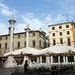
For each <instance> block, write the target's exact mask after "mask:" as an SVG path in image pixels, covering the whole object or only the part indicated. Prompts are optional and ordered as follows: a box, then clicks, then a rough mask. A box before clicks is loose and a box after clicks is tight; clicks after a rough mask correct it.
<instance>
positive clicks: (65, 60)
mask: <svg viewBox="0 0 75 75" xmlns="http://www.w3.org/2000/svg"><path fill="white" fill-rule="evenodd" d="M36 60H37V61H36V62H37V63H43V59H42V56H40V57H37V59H36ZM57 60H58V62H56V63H57V64H60V63H62V64H68V63H70V62H69V61H68V56H62V60H63V61H62V62H61V57H60V56H58V59H57ZM73 60H74V61H71V62H75V56H73ZM45 63H47V64H55V62H54V58H53V56H46V61H45Z"/></svg>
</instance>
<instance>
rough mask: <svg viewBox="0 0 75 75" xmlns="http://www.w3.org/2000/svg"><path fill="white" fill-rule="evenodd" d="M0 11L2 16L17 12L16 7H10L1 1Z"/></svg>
mask: <svg viewBox="0 0 75 75" xmlns="http://www.w3.org/2000/svg"><path fill="white" fill-rule="evenodd" d="M0 13H1V14H2V15H4V16H11V15H12V14H13V15H15V14H16V13H17V10H16V9H11V10H10V8H9V7H8V6H6V5H5V4H3V3H0Z"/></svg>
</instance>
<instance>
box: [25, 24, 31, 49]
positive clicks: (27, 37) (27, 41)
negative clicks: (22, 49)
mask: <svg viewBox="0 0 75 75" xmlns="http://www.w3.org/2000/svg"><path fill="white" fill-rule="evenodd" d="M25 30H26V48H28V47H29V31H30V28H29V25H27V28H26V29H25Z"/></svg>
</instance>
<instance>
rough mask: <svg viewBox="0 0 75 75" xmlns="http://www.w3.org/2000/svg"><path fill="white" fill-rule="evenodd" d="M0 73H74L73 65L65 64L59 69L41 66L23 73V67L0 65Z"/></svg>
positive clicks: (52, 74) (33, 74)
mask: <svg viewBox="0 0 75 75" xmlns="http://www.w3.org/2000/svg"><path fill="white" fill-rule="evenodd" d="M0 75H75V70H74V69H73V67H66V66H65V67H64V68H60V69H57V68H56V67H52V68H51V70H50V69H46V68H43V67H42V68H39V69H36V68H35V69H32V70H28V71H27V72H26V73H24V69H23V67H17V68H11V69H6V68H3V67H0Z"/></svg>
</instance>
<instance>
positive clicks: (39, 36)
mask: <svg viewBox="0 0 75 75" xmlns="http://www.w3.org/2000/svg"><path fill="white" fill-rule="evenodd" d="M45 35H46V33H45V32H43V31H40V30H30V31H29V47H32V48H36V49H43V48H44V45H45ZM13 44H14V50H17V49H21V48H25V47H26V32H20V33H14V40H13ZM9 49H10V35H9V34H6V35H0V53H1V54H4V53H6V52H9Z"/></svg>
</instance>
